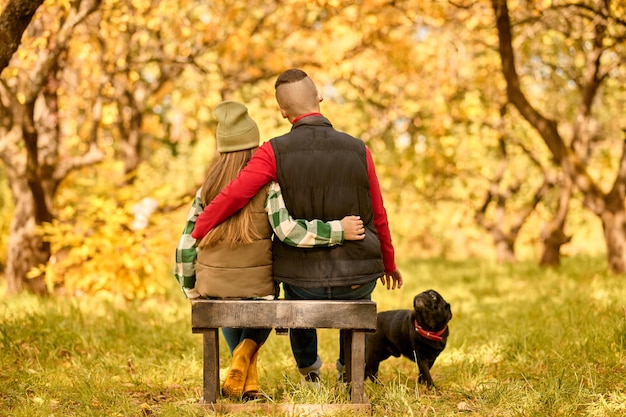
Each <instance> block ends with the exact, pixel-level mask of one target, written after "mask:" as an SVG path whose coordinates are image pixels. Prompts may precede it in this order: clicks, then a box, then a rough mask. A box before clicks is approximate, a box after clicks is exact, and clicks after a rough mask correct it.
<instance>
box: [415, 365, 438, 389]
mask: <svg viewBox="0 0 626 417" xmlns="http://www.w3.org/2000/svg"><path fill="white" fill-rule="evenodd" d="M417 366H418V368H419V371H420V375H419V377H418V379H417V381H418V382H420V383H426V386H427V387H428V388H435V383H434V382H433V378H432V376H430V366H429V365H428V361H427V360H424V359H418V360H417Z"/></svg>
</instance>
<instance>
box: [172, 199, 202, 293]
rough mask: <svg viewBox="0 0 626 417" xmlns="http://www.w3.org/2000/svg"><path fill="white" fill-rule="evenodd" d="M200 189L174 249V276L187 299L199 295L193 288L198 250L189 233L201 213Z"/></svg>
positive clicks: (194, 240)
mask: <svg viewBox="0 0 626 417" xmlns="http://www.w3.org/2000/svg"><path fill="white" fill-rule="evenodd" d="M200 192H201V189H200V190H198V192H197V193H196V196H195V198H194V200H193V204H192V206H191V209H190V210H189V214H188V215H187V221H186V223H185V229H184V230H183V233H182V236H181V237H180V240H179V241H178V246H177V247H176V264H175V265H174V276H175V277H176V280H177V281H178V283H179V284H180V286H181V288H182V290H183V292H184V293H185V295H186V296H187V298H196V297H198V296H199V295H198V294H197V293H196V290H195V289H194V287H195V286H196V258H197V257H198V248H197V244H196V243H197V242H196V239H194V238H193V237H191V232H192V231H193V227H194V226H195V224H196V219H197V218H198V216H199V215H200V213H202V209H203V207H202V200H201V198H200Z"/></svg>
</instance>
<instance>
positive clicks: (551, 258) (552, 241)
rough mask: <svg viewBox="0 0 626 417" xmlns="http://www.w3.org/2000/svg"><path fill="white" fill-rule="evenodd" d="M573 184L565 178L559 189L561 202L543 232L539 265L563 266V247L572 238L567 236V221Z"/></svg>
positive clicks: (559, 201)
mask: <svg viewBox="0 0 626 417" xmlns="http://www.w3.org/2000/svg"><path fill="white" fill-rule="evenodd" d="M572 188H573V184H572V181H571V179H570V178H569V177H564V178H563V181H561V185H560V188H559V200H558V203H557V207H556V213H555V215H554V217H553V218H552V219H551V220H550V221H549V222H546V224H544V226H543V230H542V232H541V241H542V243H543V252H542V254H541V260H540V261H539V264H540V265H542V266H557V265H560V264H561V247H562V246H563V245H564V244H566V243H569V242H570V241H571V240H572V238H571V236H567V235H566V234H565V220H566V219H567V213H568V211H569V202H570V199H571V196H572Z"/></svg>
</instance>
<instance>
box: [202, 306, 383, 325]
mask: <svg viewBox="0 0 626 417" xmlns="http://www.w3.org/2000/svg"><path fill="white" fill-rule="evenodd" d="M191 306H192V311H191V327H192V331H193V332H194V333H201V332H202V331H203V330H204V329H212V328H218V327H234V328H237V327H239V328H241V327H277V328H300V329H307V328H329V329H361V330H366V331H374V330H376V303H374V302H372V301H363V300H354V301H346V300H297V301H296V300H273V301H264V300H237V301H233V300H192V302H191Z"/></svg>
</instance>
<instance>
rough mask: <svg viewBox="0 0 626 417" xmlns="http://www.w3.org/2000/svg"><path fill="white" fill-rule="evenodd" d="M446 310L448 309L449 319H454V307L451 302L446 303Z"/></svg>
mask: <svg viewBox="0 0 626 417" xmlns="http://www.w3.org/2000/svg"><path fill="white" fill-rule="evenodd" d="M446 310H447V311H448V321H449V320H452V307H451V306H450V303H446Z"/></svg>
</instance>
